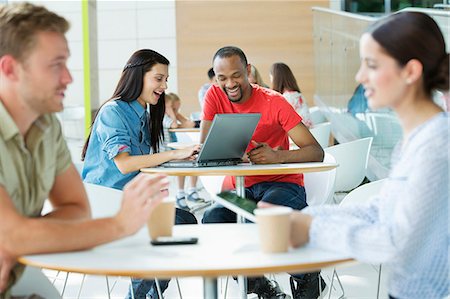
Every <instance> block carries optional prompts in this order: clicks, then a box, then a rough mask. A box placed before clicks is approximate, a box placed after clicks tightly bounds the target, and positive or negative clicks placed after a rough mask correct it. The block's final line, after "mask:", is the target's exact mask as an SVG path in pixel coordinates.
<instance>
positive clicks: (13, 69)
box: [0, 55, 19, 81]
mask: <svg viewBox="0 0 450 299" xmlns="http://www.w3.org/2000/svg"><path fill="white" fill-rule="evenodd" d="M18 68H19V62H18V61H17V59H15V58H14V57H12V56H11V55H4V56H2V57H1V58H0V73H1V74H3V76H4V77H5V78H9V79H10V80H13V81H15V80H17V78H18Z"/></svg>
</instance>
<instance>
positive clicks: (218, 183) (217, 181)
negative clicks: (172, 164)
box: [191, 175, 225, 213]
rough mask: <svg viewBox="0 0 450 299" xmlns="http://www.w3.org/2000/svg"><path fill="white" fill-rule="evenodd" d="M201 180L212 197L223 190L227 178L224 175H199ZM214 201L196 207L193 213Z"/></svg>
mask: <svg viewBox="0 0 450 299" xmlns="http://www.w3.org/2000/svg"><path fill="white" fill-rule="evenodd" d="M199 178H200V181H201V182H202V185H203V188H205V190H206V192H208V193H209V195H210V196H211V197H214V195H216V194H217V193H220V192H221V191H222V183H223V180H224V179H225V176H224V175H218V176H199ZM212 203H213V201H212V200H210V201H207V202H206V203H204V204H202V205H199V206H197V207H194V208H193V209H191V213H197V212H198V211H200V210H202V209H204V208H207V207H209V206H210V205H211V204H212Z"/></svg>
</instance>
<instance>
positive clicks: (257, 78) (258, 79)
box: [248, 64, 269, 88]
mask: <svg viewBox="0 0 450 299" xmlns="http://www.w3.org/2000/svg"><path fill="white" fill-rule="evenodd" d="M248 82H250V83H251V84H257V85H259V86H261V87H265V88H269V86H268V85H267V84H266V83H264V80H263V78H262V76H261V74H260V73H259V71H258V69H257V68H256V66H254V65H253V64H251V65H250V74H249V75H248Z"/></svg>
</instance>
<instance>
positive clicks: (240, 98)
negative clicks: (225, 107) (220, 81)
mask: <svg viewBox="0 0 450 299" xmlns="http://www.w3.org/2000/svg"><path fill="white" fill-rule="evenodd" d="M222 90H223V91H224V92H225V94H226V95H227V98H228V100H230V102H233V103H237V102H239V101H240V100H242V96H243V95H244V92H243V90H242V87H241V86H239V92H240V93H241V96H240V97H239V98H237V99H232V98H230V96H229V95H228V92H227V89H226V88H225V87H224V88H222Z"/></svg>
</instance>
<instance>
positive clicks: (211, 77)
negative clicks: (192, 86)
mask: <svg viewBox="0 0 450 299" xmlns="http://www.w3.org/2000/svg"><path fill="white" fill-rule="evenodd" d="M208 78H209V82H208V83H205V84H203V85H202V86H201V87H200V89H199V91H198V102H199V104H200V108H201V109H202V110H203V103H204V102H205V94H206V92H207V91H208V89H209V87H211V85H213V84H214V83H215V82H216V77H215V75H214V70H213V68H210V69H209V70H208Z"/></svg>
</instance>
